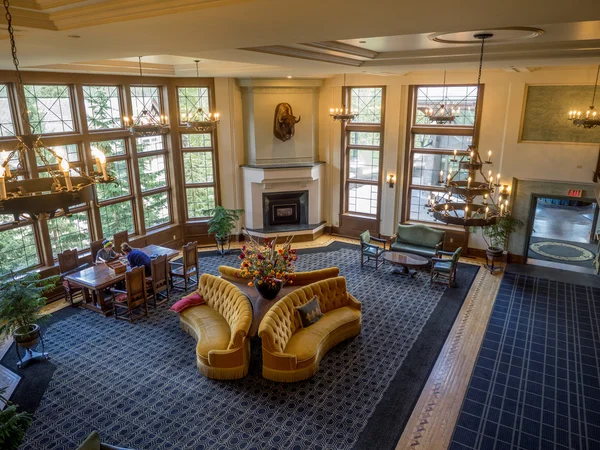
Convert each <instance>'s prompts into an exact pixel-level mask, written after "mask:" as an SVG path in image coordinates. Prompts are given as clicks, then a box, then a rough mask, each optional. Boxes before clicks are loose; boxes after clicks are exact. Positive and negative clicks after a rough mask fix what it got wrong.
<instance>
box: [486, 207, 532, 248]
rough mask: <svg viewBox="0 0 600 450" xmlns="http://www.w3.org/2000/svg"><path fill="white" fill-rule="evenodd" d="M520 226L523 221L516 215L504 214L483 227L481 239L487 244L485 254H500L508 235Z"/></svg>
mask: <svg viewBox="0 0 600 450" xmlns="http://www.w3.org/2000/svg"><path fill="white" fill-rule="evenodd" d="M522 226H523V222H521V221H520V220H519V219H517V218H516V217H513V216H510V215H504V216H502V217H500V219H498V221H497V222H496V223H495V224H493V225H489V226H487V227H483V228H482V235H483V240H484V241H485V243H486V244H487V246H488V248H487V250H486V253H487V255H488V256H489V257H498V256H501V255H502V253H503V252H504V247H505V246H506V243H507V241H508V236H510V234H511V233H512V232H514V231H516V230H517V229H518V228H521V227H522Z"/></svg>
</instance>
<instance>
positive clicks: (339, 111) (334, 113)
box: [329, 74, 358, 123]
mask: <svg viewBox="0 0 600 450" xmlns="http://www.w3.org/2000/svg"><path fill="white" fill-rule="evenodd" d="M345 87H346V74H344V86H343V87H342V93H343V92H344V88H345ZM329 116H331V117H332V118H333V120H337V121H339V122H342V123H346V122H352V121H353V120H354V119H356V116H358V111H350V110H349V109H348V108H346V107H345V106H344V105H342V107H341V108H330V109H329Z"/></svg>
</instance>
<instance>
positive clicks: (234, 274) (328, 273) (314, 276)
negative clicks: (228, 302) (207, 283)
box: [218, 266, 340, 286]
mask: <svg viewBox="0 0 600 450" xmlns="http://www.w3.org/2000/svg"><path fill="white" fill-rule="evenodd" d="M218 270H219V273H220V274H221V278H224V279H225V280H228V281H233V282H236V281H237V282H239V281H240V280H243V279H245V278H244V277H242V275H241V273H242V271H241V270H240V269H236V268H234V267H229V266H219V269H218ZM339 274H340V269H338V268H337V267H328V268H326V269H319V270H311V271H310V272H294V274H293V275H294V276H293V278H292V279H291V280H292V284H293V285H296V286H304V285H307V284H311V283H315V282H317V281H321V280H326V279H327V278H334V277H337V276H338V275H339Z"/></svg>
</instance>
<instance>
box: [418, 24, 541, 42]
mask: <svg viewBox="0 0 600 450" xmlns="http://www.w3.org/2000/svg"><path fill="white" fill-rule="evenodd" d="M503 31H523V32H528V33H529V34H527V35H524V36H519V37H507V38H499V37H496V38H495V39H494V40H493V43H503V42H511V41H518V40H524V39H533V38H536V37H538V36H541V35H542V34H544V30H542V29H541V28H536V27H499V28H488V29H485V30H467V31H464V33H475V34H473V39H468V40H459V39H444V38H443V37H442V36H446V35H450V34H456V33H463V31H441V32H437V33H432V34H430V35H429V36H427V38H428V39H429V40H431V41H434V42H437V43H439V44H453V45H456V44H479V40H478V39H477V38H476V36H477V35H478V34H483V33H493V32H503Z"/></svg>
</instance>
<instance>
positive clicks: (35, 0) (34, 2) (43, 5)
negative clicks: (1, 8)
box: [10, 0, 86, 11]
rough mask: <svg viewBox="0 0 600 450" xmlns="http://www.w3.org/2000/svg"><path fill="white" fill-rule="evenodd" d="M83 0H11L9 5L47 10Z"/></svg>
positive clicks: (82, 0)
mask: <svg viewBox="0 0 600 450" xmlns="http://www.w3.org/2000/svg"><path fill="white" fill-rule="evenodd" d="M84 1H86V0H12V1H11V5H10V6H11V7H14V8H23V9H34V10H36V11H47V10H49V9H54V8H61V7H65V6H72V5H76V4H77V3H83V2H84Z"/></svg>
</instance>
